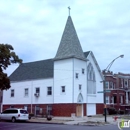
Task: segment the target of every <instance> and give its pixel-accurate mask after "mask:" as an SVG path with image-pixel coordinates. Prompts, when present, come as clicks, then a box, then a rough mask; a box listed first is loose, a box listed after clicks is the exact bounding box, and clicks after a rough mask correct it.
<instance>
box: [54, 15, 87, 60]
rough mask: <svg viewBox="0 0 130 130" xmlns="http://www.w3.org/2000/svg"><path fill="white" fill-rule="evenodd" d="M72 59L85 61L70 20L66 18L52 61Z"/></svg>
mask: <svg viewBox="0 0 130 130" xmlns="http://www.w3.org/2000/svg"><path fill="white" fill-rule="evenodd" d="M72 57H75V58H78V59H82V60H85V56H84V54H83V50H82V47H81V45H80V42H79V39H78V36H77V33H76V30H75V27H74V25H73V22H72V19H71V17H70V16H68V19H67V22H66V26H65V29H64V32H63V35H62V38H61V42H60V45H59V48H58V51H57V54H56V56H55V58H54V60H62V59H66V58H72Z"/></svg>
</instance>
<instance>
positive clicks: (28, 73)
mask: <svg viewBox="0 0 130 130" xmlns="http://www.w3.org/2000/svg"><path fill="white" fill-rule="evenodd" d="M86 46H87V43H86ZM10 80H11V88H10V89H8V90H7V91H6V90H4V91H3V101H2V109H3V110H5V109H6V108H10V107H16V108H24V109H27V110H28V112H29V113H33V114H34V115H45V114H51V115H53V116H66V117H67V116H78V117H79V116H80V117H83V116H89V115H96V114H102V113H103V93H98V91H103V83H101V81H103V76H102V73H101V70H100V67H99V65H98V63H97V61H96V59H95V56H94V54H93V52H92V51H86V52H83V50H82V47H81V44H80V41H79V39H78V36H77V33H76V30H75V27H74V25H73V22H72V19H71V16H68V19H67V22H66V25H65V29H64V32H63V35H62V38H61V41H60V44H59V48H58V50H57V53H56V55H55V57H54V58H51V59H45V60H40V61H34V62H28V63H22V64H21V65H19V67H18V68H17V69H16V70H15V71H14V72H13V73H12V74H11V75H10Z"/></svg>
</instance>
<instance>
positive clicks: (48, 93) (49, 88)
mask: <svg viewBox="0 0 130 130" xmlns="http://www.w3.org/2000/svg"><path fill="white" fill-rule="evenodd" d="M47 95H52V87H47Z"/></svg>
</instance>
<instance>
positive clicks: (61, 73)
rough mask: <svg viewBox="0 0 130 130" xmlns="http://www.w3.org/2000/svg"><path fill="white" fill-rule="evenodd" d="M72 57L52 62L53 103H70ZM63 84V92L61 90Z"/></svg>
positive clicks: (71, 92)
mask: <svg viewBox="0 0 130 130" xmlns="http://www.w3.org/2000/svg"><path fill="white" fill-rule="evenodd" d="M72 79H73V59H64V60H59V61H55V62H54V103H72V97H73V96H72V95H73V91H72V86H73V80H72ZM61 86H65V93H62V92H61Z"/></svg>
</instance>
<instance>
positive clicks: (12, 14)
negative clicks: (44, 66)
mask: <svg viewBox="0 0 130 130" xmlns="http://www.w3.org/2000/svg"><path fill="white" fill-rule="evenodd" d="M68 6H70V7H71V12H70V13H71V17H72V20H73V23H74V26H75V29H76V31H77V34H78V37H79V40H80V43H81V46H82V49H83V51H84V52H85V51H92V52H93V53H94V56H95V58H96V60H97V62H98V64H99V66H100V69H101V70H103V69H105V68H106V67H107V65H108V64H109V63H110V62H111V61H112V60H113V59H114V58H116V57H118V56H119V55H121V54H124V58H119V59H117V60H116V61H115V62H114V64H113V65H112V67H111V69H110V70H111V71H113V72H114V73H118V72H123V73H130V54H129V53H130V0H0V31H1V33H0V43H8V44H11V45H12V46H13V47H14V51H15V52H16V54H17V55H18V56H19V57H20V58H21V59H23V62H24V63H25V62H32V61H37V60H44V59H50V58H54V57H55V55H56V52H57V49H58V46H59V43H60V40H61V36H62V33H63V30H64V27H65V24H66V20H67V18H68ZM17 66H18V65H17V64H14V65H11V67H9V68H8V69H7V71H6V72H7V73H8V74H9V75H10V74H11V73H12V72H13V70H14V69H15V68H16V67H17Z"/></svg>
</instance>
